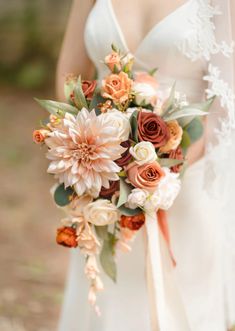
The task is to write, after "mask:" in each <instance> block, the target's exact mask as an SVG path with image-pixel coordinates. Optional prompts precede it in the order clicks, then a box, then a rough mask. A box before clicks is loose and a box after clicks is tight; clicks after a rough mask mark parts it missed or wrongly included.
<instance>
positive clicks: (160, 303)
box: [145, 212, 190, 331]
mask: <svg viewBox="0 0 235 331" xmlns="http://www.w3.org/2000/svg"><path fill="white" fill-rule="evenodd" d="M145 220H146V222H145V226H146V233H147V245H148V247H147V254H148V256H147V279H148V289H149V297H150V311H151V321H152V329H153V331H171V330H174V331H189V330H190V327H189V324H188V321H187V318H186V315H185V309H184V306H183V304H182V302H181V298H180V296H179V293H178V289H177V285H176V283H175V280H174V268H173V265H172V260H171V257H170V254H169V249H168V244H167V241H166V238H167V237H166V234H167V232H166V233H165V235H164V234H163V228H164V231H165V230H166V229H168V228H167V227H166V228H165V227H162V225H165V223H164V222H161V223H160V224H161V227H160V225H159V223H158V222H157V221H156V213H155V212H153V213H146V214H145ZM161 221H162V219H161ZM168 234H169V233H168ZM168 239H169V238H168Z"/></svg>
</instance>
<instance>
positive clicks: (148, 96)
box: [133, 83, 157, 105]
mask: <svg viewBox="0 0 235 331" xmlns="http://www.w3.org/2000/svg"><path fill="white" fill-rule="evenodd" d="M133 90H134V92H136V96H135V102H136V104H137V105H148V104H154V103H155V102H156V100H157V95H156V94H157V93H156V90H155V89H154V88H153V87H152V86H151V85H149V84H146V83H134V84H133Z"/></svg>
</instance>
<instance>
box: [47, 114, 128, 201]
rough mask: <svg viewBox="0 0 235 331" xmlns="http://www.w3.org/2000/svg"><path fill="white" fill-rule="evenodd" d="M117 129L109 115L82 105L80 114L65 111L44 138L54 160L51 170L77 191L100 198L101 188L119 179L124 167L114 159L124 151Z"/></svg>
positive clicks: (48, 156) (50, 157)
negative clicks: (62, 116) (57, 124)
mask: <svg viewBox="0 0 235 331" xmlns="http://www.w3.org/2000/svg"><path fill="white" fill-rule="evenodd" d="M121 142H122V141H121V140H120V138H119V131H118V128H117V127H116V128H115V127H114V126H113V125H112V123H110V122H109V121H108V118H104V117H103V116H98V115H96V113H95V111H94V110H92V111H91V112H89V111H88V110H87V109H85V108H83V109H82V110H81V111H80V112H79V113H78V115H77V117H75V116H73V115H71V114H69V113H66V114H65V118H64V119H62V120H61V123H60V125H59V126H57V127H55V128H52V132H51V133H50V134H49V137H48V138H47V139H46V140H45V143H46V145H47V146H48V148H49V150H48V153H47V158H48V159H49V160H51V163H50V165H49V167H48V170H47V171H48V173H51V174H55V177H56V178H58V180H59V182H60V183H64V185H65V187H68V186H73V187H74V189H75V191H76V192H77V194H78V195H79V196H80V195H82V194H83V193H88V194H90V195H92V196H93V197H97V196H98V194H99V192H100V190H101V187H102V186H103V187H105V188H109V181H115V180H118V179H119V177H118V175H117V172H119V171H120V170H121V168H120V167H119V166H118V165H117V164H116V163H115V162H114V160H117V159H118V158H120V157H121V154H122V153H123V152H124V151H125V148H123V147H122V146H121V145H120V143H121Z"/></svg>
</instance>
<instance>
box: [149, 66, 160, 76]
mask: <svg viewBox="0 0 235 331" xmlns="http://www.w3.org/2000/svg"><path fill="white" fill-rule="evenodd" d="M157 71H158V68H153V69H151V70H149V72H148V74H149V75H150V76H154V75H155V74H156V72H157Z"/></svg>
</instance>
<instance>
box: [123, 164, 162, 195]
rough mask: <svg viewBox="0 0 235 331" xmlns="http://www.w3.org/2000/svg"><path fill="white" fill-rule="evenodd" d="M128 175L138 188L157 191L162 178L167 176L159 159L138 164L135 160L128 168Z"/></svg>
mask: <svg viewBox="0 0 235 331" xmlns="http://www.w3.org/2000/svg"><path fill="white" fill-rule="evenodd" d="M126 171H127V177H128V179H129V181H130V183H131V184H132V185H133V186H134V187H137V188H141V189H145V190H147V191H150V192H152V191H155V189H156V187H157V185H158V183H159V182H160V180H161V179H162V178H163V177H164V176H165V172H164V171H163V169H162V168H161V166H160V164H159V163H158V162H157V161H154V162H152V163H147V164H143V165H138V164H137V163H135V162H132V163H131V164H129V165H128V166H127V168H126Z"/></svg>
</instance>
